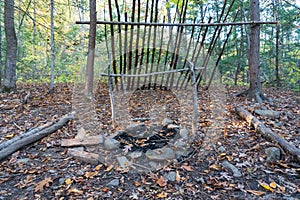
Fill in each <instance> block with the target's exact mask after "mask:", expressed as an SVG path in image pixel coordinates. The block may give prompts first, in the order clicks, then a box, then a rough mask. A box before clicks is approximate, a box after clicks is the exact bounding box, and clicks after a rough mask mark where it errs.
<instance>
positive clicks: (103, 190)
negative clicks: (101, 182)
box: [101, 187, 110, 193]
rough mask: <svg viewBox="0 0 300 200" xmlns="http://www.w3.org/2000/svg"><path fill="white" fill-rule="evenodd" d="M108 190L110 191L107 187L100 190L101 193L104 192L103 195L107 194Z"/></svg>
mask: <svg viewBox="0 0 300 200" xmlns="http://www.w3.org/2000/svg"><path fill="white" fill-rule="evenodd" d="M109 190H110V188H109V187H104V188H101V191H102V192H105V193H107V192H109Z"/></svg>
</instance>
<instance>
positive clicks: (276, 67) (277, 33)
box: [274, 0, 281, 87]
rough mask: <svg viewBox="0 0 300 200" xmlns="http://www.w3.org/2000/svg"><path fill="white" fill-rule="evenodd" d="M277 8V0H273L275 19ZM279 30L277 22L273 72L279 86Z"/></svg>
mask: <svg viewBox="0 0 300 200" xmlns="http://www.w3.org/2000/svg"><path fill="white" fill-rule="evenodd" d="M278 9H279V1H278V0H275V2H274V13H275V20H276V21H278ZM279 32H280V26H279V24H277V25H276V57H275V73H276V86H277V87H280V86H281V83H280V77H279Z"/></svg>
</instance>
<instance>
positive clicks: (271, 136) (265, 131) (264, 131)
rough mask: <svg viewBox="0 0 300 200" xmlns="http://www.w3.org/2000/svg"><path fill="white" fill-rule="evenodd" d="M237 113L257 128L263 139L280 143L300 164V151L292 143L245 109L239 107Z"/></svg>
mask: <svg viewBox="0 0 300 200" xmlns="http://www.w3.org/2000/svg"><path fill="white" fill-rule="evenodd" d="M236 112H237V114H238V115H239V116H240V117H241V118H243V119H244V120H246V121H247V122H248V123H249V124H251V125H252V126H253V127H254V128H255V130H256V132H257V133H259V134H261V135H262V137H263V138H265V139H266V140H268V141H270V142H276V143H278V144H279V145H280V146H281V147H282V149H284V150H285V151H286V152H288V153H289V154H290V155H292V156H294V158H295V159H296V160H297V161H299V162H300V149H298V148H297V147H295V146H294V145H293V144H291V143H290V142H288V141H286V140H285V139H284V138H282V137H281V136H280V135H278V134H276V133H274V132H273V131H272V130H271V129H269V128H268V127H267V126H266V125H265V124H264V123H262V122H260V121H259V120H258V119H257V118H256V117H254V116H253V115H252V114H251V113H249V112H248V111H247V110H245V109H244V108H242V107H237V108H236Z"/></svg>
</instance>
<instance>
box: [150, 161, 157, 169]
mask: <svg viewBox="0 0 300 200" xmlns="http://www.w3.org/2000/svg"><path fill="white" fill-rule="evenodd" d="M149 165H150V166H151V168H152V169H156V168H157V163H156V162H153V161H150V162H149Z"/></svg>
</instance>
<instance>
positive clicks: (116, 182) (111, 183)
mask: <svg viewBox="0 0 300 200" xmlns="http://www.w3.org/2000/svg"><path fill="white" fill-rule="evenodd" d="M106 185H107V186H113V187H118V186H119V185H120V180H119V179H113V180H111V181H110V182H109V183H107V184H106Z"/></svg>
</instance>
